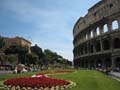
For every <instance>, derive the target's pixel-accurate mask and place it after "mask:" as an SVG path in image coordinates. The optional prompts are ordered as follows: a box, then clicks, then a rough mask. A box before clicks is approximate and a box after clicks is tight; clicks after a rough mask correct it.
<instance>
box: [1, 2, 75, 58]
mask: <svg viewBox="0 0 120 90" xmlns="http://www.w3.org/2000/svg"><path fill="white" fill-rule="evenodd" d="M3 8H4V9H6V10H9V11H10V12H12V13H13V15H14V16H15V17H16V18H17V19H18V20H20V21H23V22H25V23H31V24H32V25H33V26H34V28H33V29H34V31H33V29H31V30H30V32H31V33H32V34H31V35H33V36H34V37H32V36H31V37H32V39H33V42H34V43H38V44H39V45H40V46H42V47H43V48H49V49H51V50H53V51H55V52H58V53H59V54H61V55H63V56H64V57H65V58H68V59H70V60H72V58H73V57H72V28H71V27H73V26H71V27H70V26H69V25H68V22H69V21H70V20H69V19H71V18H70V16H68V15H67V14H65V13H66V11H61V10H59V11H58V10H57V9H54V10H47V9H44V8H39V7H35V6H34V5H32V3H30V2H29V1H27V0H19V1H18V0H5V1H4V3H3ZM72 13H74V12H69V14H72ZM28 31H29V30H28Z"/></svg>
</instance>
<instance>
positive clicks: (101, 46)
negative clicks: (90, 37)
mask: <svg viewBox="0 0 120 90" xmlns="http://www.w3.org/2000/svg"><path fill="white" fill-rule="evenodd" d="M100 48H101V52H103V43H102V39H100Z"/></svg>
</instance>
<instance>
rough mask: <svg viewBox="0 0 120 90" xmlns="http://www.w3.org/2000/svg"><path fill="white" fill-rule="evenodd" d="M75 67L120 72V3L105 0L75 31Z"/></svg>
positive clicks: (77, 23)
mask: <svg viewBox="0 0 120 90" xmlns="http://www.w3.org/2000/svg"><path fill="white" fill-rule="evenodd" d="M73 36H74V40H73V44H74V50H73V53H74V66H75V67H81V68H97V67H101V68H107V67H112V68H117V67H118V68H120V0H101V1H100V2H98V3H97V4H95V5H94V6H93V7H91V8H90V9H89V10H88V13H87V14H86V15H85V16H84V17H80V18H79V20H78V21H77V22H76V24H75V26H74V28H73Z"/></svg>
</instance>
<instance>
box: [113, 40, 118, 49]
mask: <svg viewBox="0 0 120 90" xmlns="http://www.w3.org/2000/svg"><path fill="white" fill-rule="evenodd" d="M113 46H114V49H117V48H120V39H119V38H115V39H114V41H113Z"/></svg>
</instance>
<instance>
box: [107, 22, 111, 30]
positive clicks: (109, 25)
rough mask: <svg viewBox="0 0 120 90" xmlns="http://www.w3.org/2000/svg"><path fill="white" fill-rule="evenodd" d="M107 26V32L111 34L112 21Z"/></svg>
mask: <svg viewBox="0 0 120 90" xmlns="http://www.w3.org/2000/svg"><path fill="white" fill-rule="evenodd" d="M107 26H108V32H111V31H112V21H109V22H108V25H107Z"/></svg>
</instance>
